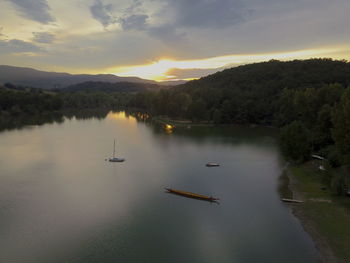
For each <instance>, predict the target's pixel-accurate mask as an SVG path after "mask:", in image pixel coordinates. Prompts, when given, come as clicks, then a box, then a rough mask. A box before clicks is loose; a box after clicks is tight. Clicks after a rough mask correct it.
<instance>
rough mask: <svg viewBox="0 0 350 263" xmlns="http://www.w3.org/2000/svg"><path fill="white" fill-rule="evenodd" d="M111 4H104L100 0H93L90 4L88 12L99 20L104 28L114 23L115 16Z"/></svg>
mask: <svg viewBox="0 0 350 263" xmlns="http://www.w3.org/2000/svg"><path fill="white" fill-rule="evenodd" d="M112 9H113V6H112V5H111V4H109V5H104V4H103V3H102V1H101V0H95V2H94V4H93V5H92V6H90V12H91V15H92V17H93V18H95V19H96V20H97V21H99V22H100V23H101V24H102V25H103V26H104V27H105V28H106V27H108V26H109V25H112V24H114V23H116V19H115V17H114V16H113V15H112Z"/></svg>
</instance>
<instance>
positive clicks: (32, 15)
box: [7, 0, 55, 24]
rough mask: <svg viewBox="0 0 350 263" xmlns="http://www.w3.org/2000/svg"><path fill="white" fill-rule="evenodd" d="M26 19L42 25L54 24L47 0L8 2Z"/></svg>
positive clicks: (14, 0)
mask: <svg viewBox="0 0 350 263" xmlns="http://www.w3.org/2000/svg"><path fill="white" fill-rule="evenodd" d="M7 1H8V2H10V3H12V4H13V5H14V6H15V8H16V9H17V10H18V11H19V12H20V13H21V14H22V15H23V16H24V17H26V18H28V19H30V20H34V21H37V22H39V23H42V24H48V23H50V22H54V21H55V19H54V17H53V16H52V15H51V14H50V6H49V5H48V3H47V1H46V0H7Z"/></svg>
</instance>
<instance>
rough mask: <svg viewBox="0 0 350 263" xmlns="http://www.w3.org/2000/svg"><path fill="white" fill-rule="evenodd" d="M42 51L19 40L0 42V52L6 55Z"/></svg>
mask: <svg viewBox="0 0 350 263" xmlns="http://www.w3.org/2000/svg"><path fill="white" fill-rule="evenodd" d="M41 51H42V49H41V48H40V47H38V46H36V45H34V44H32V43H30V42H25V41H23V40H19V39H11V40H0V52H1V53H3V54H6V53H27V52H32V53H35V52H41Z"/></svg>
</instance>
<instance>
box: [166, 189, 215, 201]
mask: <svg viewBox="0 0 350 263" xmlns="http://www.w3.org/2000/svg"><path fill="white" fill-rule="evenodd" d="M165 190H167V192H168V193H172V194H176V195H181V196H184V197H188V198H194V199H200V200H205V201H209V202H217V201H218V200H219V198H215V197H212V196H206V195H200V194H196V193H191V192H186V191H181V190H175V189H171V188H165Z"/></svg>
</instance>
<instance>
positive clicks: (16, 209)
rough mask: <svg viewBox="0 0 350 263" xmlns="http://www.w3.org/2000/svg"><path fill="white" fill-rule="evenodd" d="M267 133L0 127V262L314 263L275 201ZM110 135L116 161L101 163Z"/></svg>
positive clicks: (125, 123)
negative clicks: (193, 196)
mask: <svg viewBox="0 0 350 263" xmlns="http://www.w3.org/2000/svg"><path fill="white" fill-rule="evenodd" d="M271 133H272V131H271V130H269V129H253V128H234V127H221V128H218V127H217V128H213V127H211V128H210V127H193V128H191V129H188V128H182V129H180V128H178V129H176V130H175V131H174V132H173V133H167V132H166V131H164V130H163V129H161V128H160V127H156V126H154V125H151V124H146V123H144V122H138V121H137V120H136V119H135V118H134V117H127V116H125V114H124V113H122V112H121V113H109V114H108V115H107V117H106V118H104V119H95V118H90V119H88V118H87V119H83V120H77V119H76V118H71V119H68V118H65V119H64V121H63V122H61V123H51V124H44V125H42V126H30V127H25V128H22V129H18V130H10V131H2V132H1V133H0V250H1V253H0V262H1V263H2V262H4V263H9V262H11V263H12V262H16V263H17V262H21V263H22V262H33V263H34V262H35V263H40V262H50V263H51V262H84V263H86V262H132V263H134V262H152V263H153V262H162V263H163V262H201V263H203V262H210V263H211V262H219V263H221V262H224V263H226V262H229V263H247V262H248V263H250V262H252V263H253V262H259V263H261V262H268V263H271V262H284V263H288V262H291V263H295V262H298V263H303V262H305V263H306V262H307V263H312V262H318V254H317V251H316V250H315V248H314V244H313V242H312V241H311V239H310V237H309V236H308V235H307V234H306V233H305V232H304V230H303V228H302V226H301V225H300V223H299V221H298V220H297V219H296V218H295V217H294V216H293V215H292V214H291V212H290V209H289V208H288V206H286V205H285V204H283V203H281V202H280V197H279V194H278V192H277V183H278V177H279V176H280V175H281V172H282V169H283V166H284V163H283V160H282V158H281V157H280V155H279V152H278V149H277V146H276V140H275V139H274V137H273V136H272V134H271ZM114 138H115V139H116V146H117V147H116V152H117V153H118V154H119V155H120V156H121V157H124V158H125V159H126V162H124V163H109V162H106V161H105V158H107V157H109V156H111V154H112V151H113V139H114ZM207 162H219V163H220V164H221V166H220V167H217V168H207V167H205V164H206V163H207ZM164 187H172V188H175V189H182V190H186V191H192V192H197V193H201V194H207V195H213V196H215V197H219V198H220V199H221V201H220V204H215V203H209V202H206V201H200V200H194V199H188V198H184V197H181V196H176V195H172V194H167V193H165V192H164Z"/></svg>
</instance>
